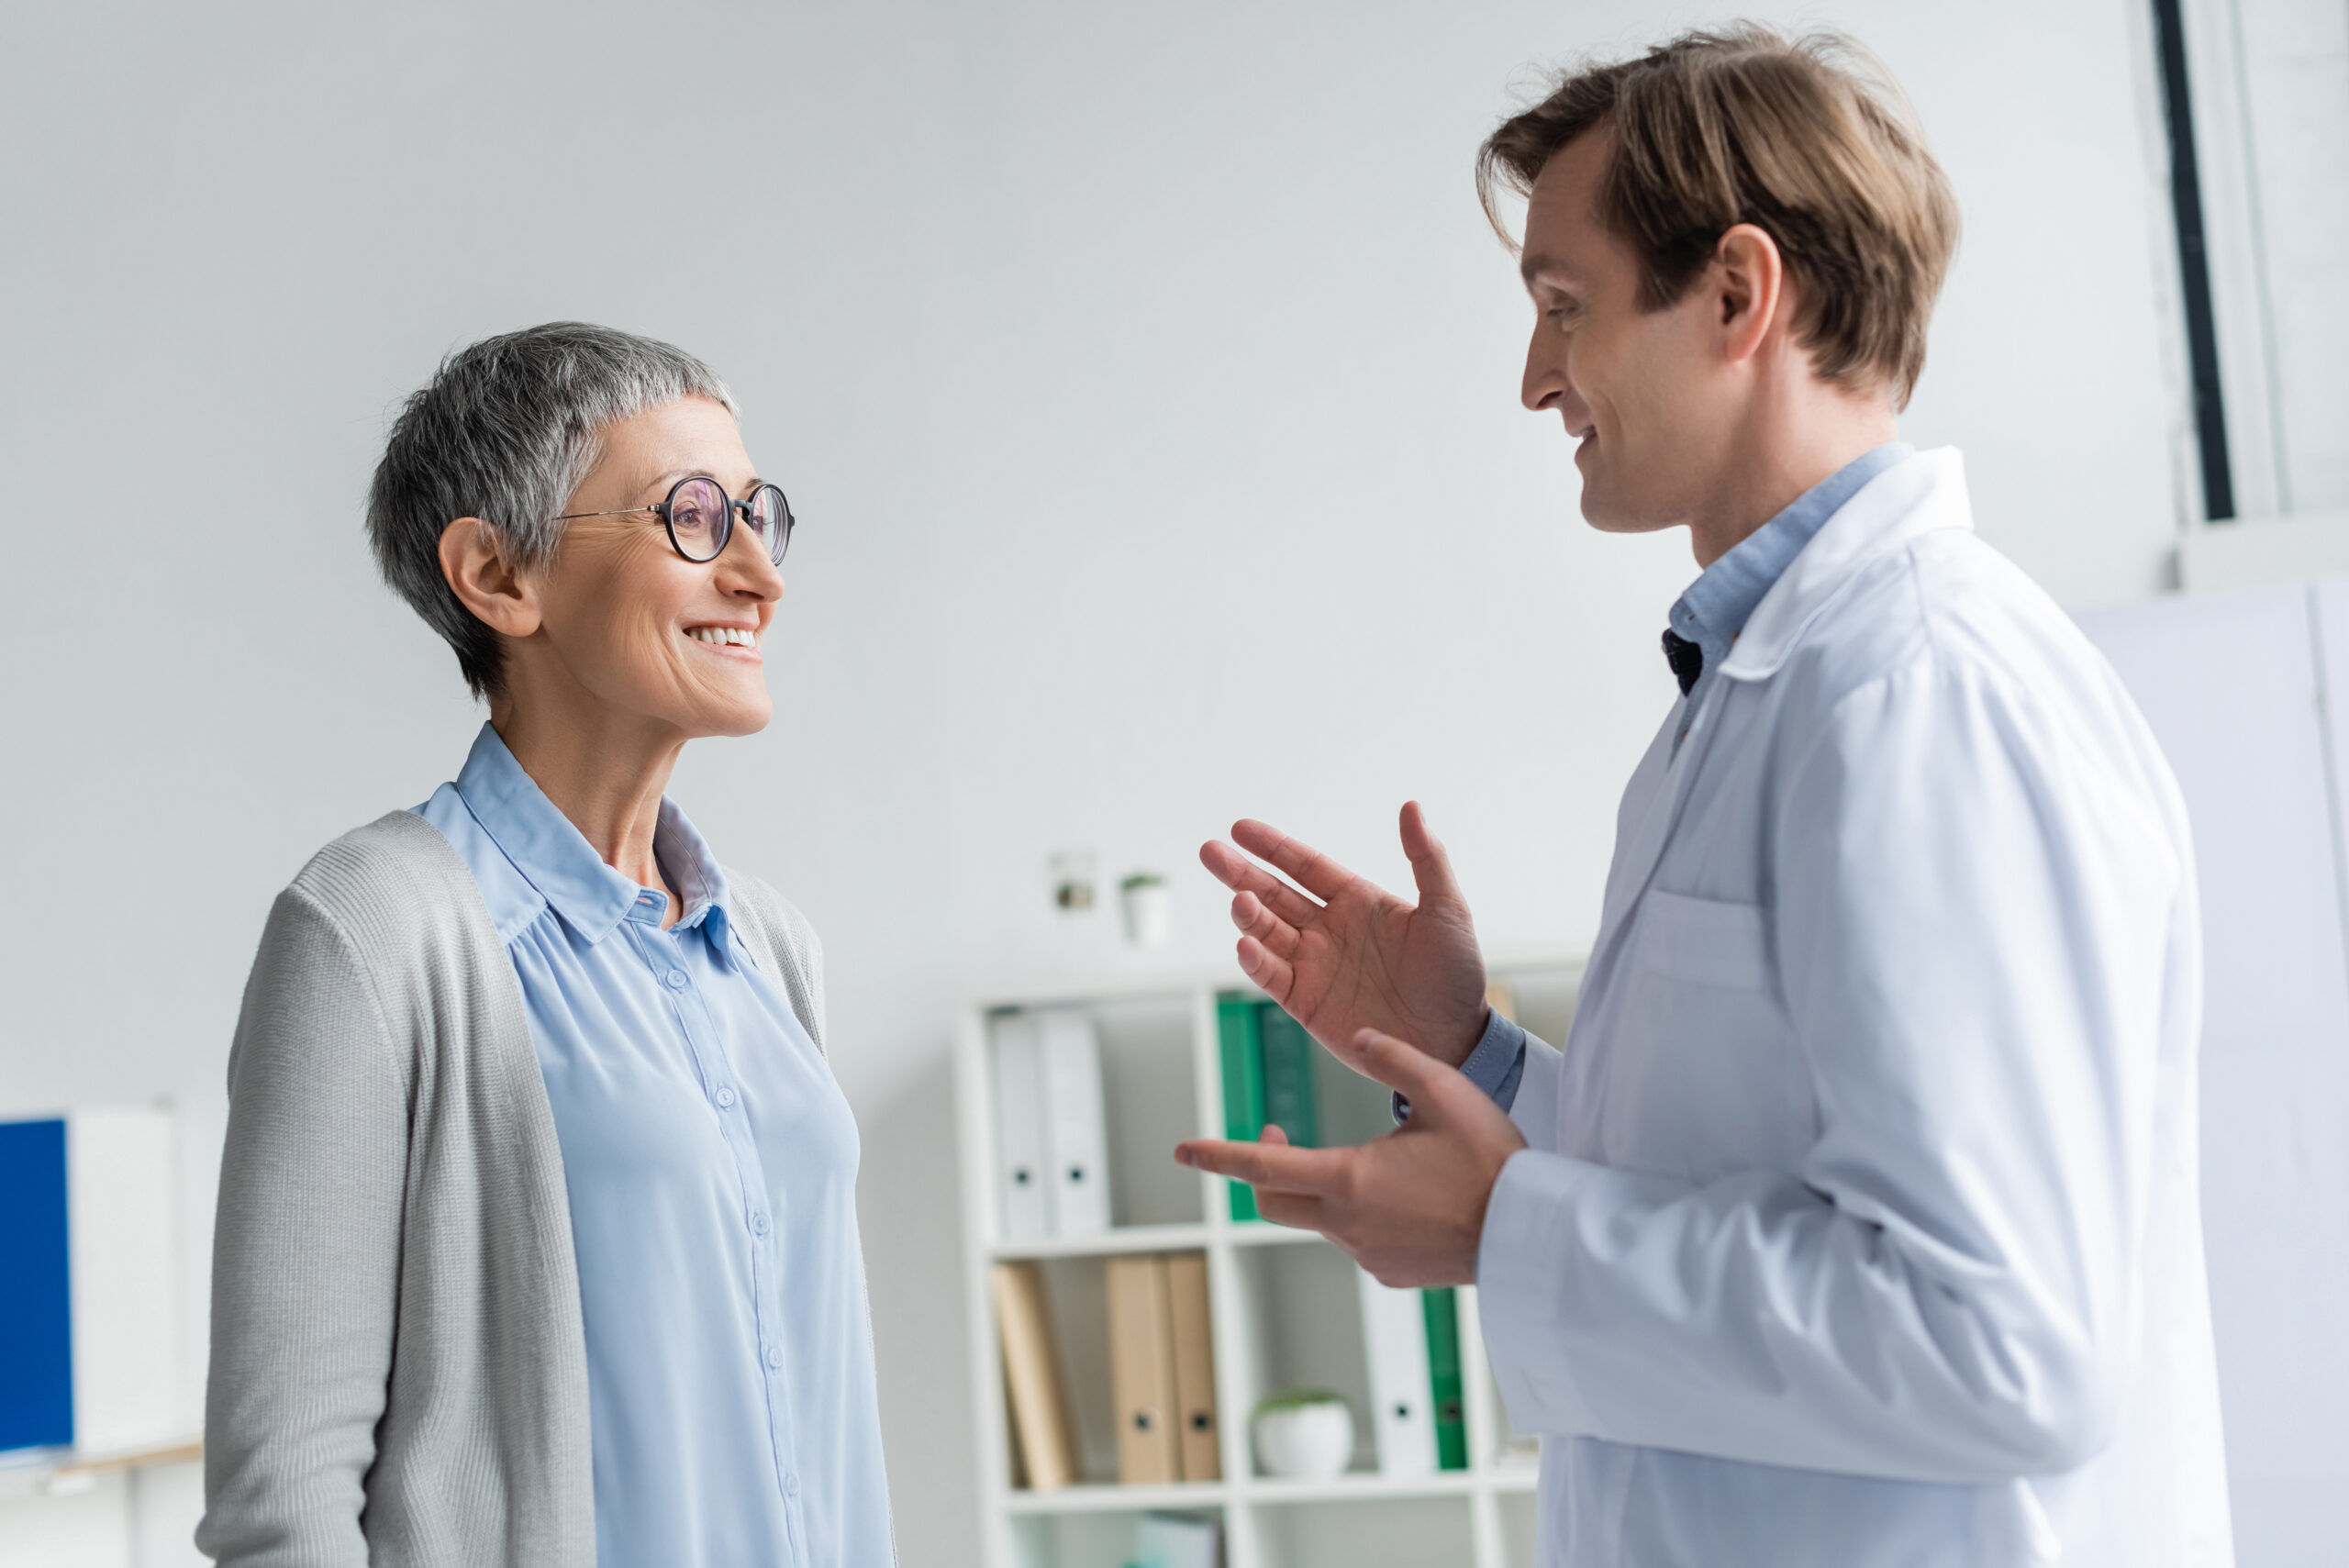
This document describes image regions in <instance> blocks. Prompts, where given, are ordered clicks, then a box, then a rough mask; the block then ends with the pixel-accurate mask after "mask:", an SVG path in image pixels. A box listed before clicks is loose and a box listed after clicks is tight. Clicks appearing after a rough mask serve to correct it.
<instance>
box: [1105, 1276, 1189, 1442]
mask: <svg viewBox="0 0 2349 1568" xmlns="http://www.w3.org/2000/svg"><path fill="white" fill-rule="evenodd" d="M1108 1275H1109V1280H1108V1284H1109V1385H1110V1391H1111V1396H1112V1397H1113V1399H1114V1400H1115V1402H1116V1407H1117V1415H1118V1479H1119V1481H1122V1482H1124V1483H1125V1484H1126V1485H1129V1486H1143V1485H1154V1484H1157V1483H1161V1482H1166V1481H1175V1480H1179V1479H1180V1478H1181V1476H1182V1469H1181V1465H1180V1462H1179V1461H1178V1460H1177V1458H1176V1454H1177V1448H1176V1444H1175V1340H1174V1334H1173V1331H1172V1330H1173V1325H1172V1324H1171V1323H1170V1322H1169V1321H1168V1317H1169V1314H1168V1312H1167V1302H1166V1260H1165V1259H1163V1258H1112V1259H1110V1260H1109V1263H1108Z"/></svg>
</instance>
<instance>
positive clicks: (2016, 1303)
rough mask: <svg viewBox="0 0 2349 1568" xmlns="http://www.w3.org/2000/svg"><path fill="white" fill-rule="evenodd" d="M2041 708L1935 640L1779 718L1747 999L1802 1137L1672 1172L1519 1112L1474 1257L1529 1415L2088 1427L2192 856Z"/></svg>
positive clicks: (2024, 1440)
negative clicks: (1788, 1048)
mask: <svg viewBox="0 0 2349 1568" xmlns="http://www.w3.org/2000/svg"><path fill="white" fill-rule="evenodd" d="M2053 706H2054V710H2053V711H2051V706H2048V705H2043V704H2041V703H2039V702H2035V701H2034V700H2033V699H2032V696H2031V695H2029V694H2025V693H2021V692H2019V691H2016V690H2013V689H2010V688H2009V687H2006V686H2003V685H2002V684H2000V680H1999V678H1998V675H1997V674H1996V673H1992V672H1987V671H1984V670H1979V669H1974V668H1968V667H1965V666H1962V665H1960V666H1957V667H1953V666H1952V664H1951V663H1950V662H1947V661H1945V660H1943V659H1941V658H1939V657H1934V656H1927V657H1922V658H1920V659H1919V660H1918V661H1917V662H1914V663H1912V664H1910V665H1908V666H1906V667H1904V668H1903V669H1901V670H1900V671H1898V672H1896V673H1890V674H1887V675H1885V676H1882V677H1879V678H1878V679H1876V681H1874V682H1872V683H1871V684H1867V685H1865V686H1864V687H1862V688H1860V689H1859V690H1857V691H1855V692H1854V693H1852V694H1850V695H1848V696H1846V697H1844V698H1843V699H1842V701H1841V702H1839V703H1838V704H1837V705H1836V706H1835V707H1834V708H1833V709H1832V711H1831V714H1829V715H1827V716H1825V717H1824V719H1823V721H1822V722H1821V723H1820V724H1818V725H1815V726H1814V727H1813V735H1812V736H1810V737H1800V738H1795V739H1799V740H1802V741H1803V742H1804V746H1803V749H1801V750H1800V751H1798V752H1797V754H1795V755H1792V756H1790V757H1789V759H1788V761H1787V766H1785V767H1784V768H1782V769H1779V770H1776V772H1775V776H1776V779H1778V780H1780V781H1782V784H1783V787H1782V789H1781V791H1780V793H1779V795H1778V797H1777V798H1776V800H1774V802H1773V803H1772V806H1771V811H1772V822H1771V827H1770V828H1769V833H1770V841H1769V843H1768V846H1767V848H1768V859H1769V862H1770V866H1771V873H1770V874H1771V878H1772V879H1774V883H1775V886H1774V889H1773V891H1774V892H1775V897H1772V898H1767V899H1766V901H1765V902H1766V905H1767V908H1766V913H1767V915H1768V917H1769V925H1770V929H1771V930H1772V933H1773V939H1774V942H1775V949H1776V952H1775V959H1776V976H1777V981H1776V991H1777V995H1776V996H1771V995H1765V994H1763V993H1761V992H1758V991H1757V992H1756V994H1755V1000H1756V1005H1757V1006H1784V1007H1785V1009H1786V1012H1787V1021H1788V1023H1789V1025H1790V1029H1791V1033H1792V1036H1793V1038H1794V1040H1796V1041H1797V1042H1798V1047H1799V1051H1800V1053H1801V1058H1802V1060H1803V1061H1804V1062H1806V1063H1807V1068H1808V1071H1809V1074H1810V1076H1811V1080H1812V1082H1811V1089H1812V1093H1813V1095H1814V1097H1815V1101H1816V1104H1817V1107H1818V1117H1819V1127H1818V1132H1817V1137H1816V1140H1815V1142H1814V1143H1813V1144H1812V1146H1811V1147H1810V1149H1809V1152H1808V1155H1807V1158H1806V1159H1805V1160H1804V1162H1803V1163H1802V1166H1801V1168H1800V1170H1799V1172H1798V1173H1787V1172H1778V1171H1753V1172H1748V1173H1731V1174H1728V1175H1726V1176H1724V1177H1721V1178H1720V1179H1715V1180H1710V1181H1707V1182H1703V1183H1692V1182H1687V1181H1682V1180H1676V1179H1673V1178H1671V1177H1668V1176H1664V1175H1656V1174H1645V1173H1635V1172H1632V1171H1628V1170H1618V1169H1611V1168H1608V1167H1605V1166H1602V1165H1598V1164H1595V1163H1591V1162H1586V1161H1581V1160H1575V1159H1569V1158H1565V1157H1563V1156H1561V1155H1558V1154H1555V1153H1549V1152H1543V1151H1542V1144H1541V1143H1540V1142H1539V1141H1538V1140H1531V1138H1529V1141H1532V1142H1533V1143H1534V1147H1533V1148H1531V1149H1529V1150H1527V1151H1520V1152H1519V1153H1518V1154H1516V1155H1514V1156H1512V1157H1511V1159H1510V1161H1509V1162H1508V1165H1507V1166H1506V1167H1505V1168H1504V1170H1503V1172H1502V1174H1501V1177H1500V1179H1499V1181H1498V1182H1497V1184H1496V1185H1495V1188H1494V1192H1493V1195H1492V1199H1491V1203H1490V1206H1489V1208H1488V1210H1487V1216H1486V1229H1485V1235H1484V1240H1483V1243H1482V1248H1481V1252H1480V1258H1479V1268H1478V1284H1479V1286H1480V1291H1479V1295H1480V1296H1481V1298H1482V1315H1483V1318H1484V1323H1485V1329H1486V1339H1487V1342H1488V1344H1489V1345H1490V1346H1491V1349H1492V1353H1493V1357H1494V1363H1495V1367H1496V1371H1497V1373H1499V1375H1500V1378H1501V1382H1502V1388H1503V1391H1504V1393H1505V1395H1506V1396H1507V1397H1508V1402H1509V1407H1510V1411H1511V1415H1512V1417H1513V1418H1514V1419H1515V1420H1516V1422H1517V1424H1518V1425H1520V1427H1531V1428H1534V1429H1541V1430H1543V1431H1551V1432H1564V1433H1583V1434H1588V1435H1592V1436H1597V1437H1600V1438H1604V1439H1607V1440H1613V1441H1618V1442H1625V1443H1635V1444H1642V1445H1648V1446H1654V1447H1662V1448H1669V1449H1675V1450H1679V1451H1687V1452H1691V1453H1698V1454H1707V1455H1714V1456H1720V1457H1724V1458H1731V1459H1737V1460H1743V1461H1749V1462H1766V1463H1772V1464H1779V1465H1792V1466H1799V1467H1803V1468H1808V1469H1816V1470H1826V1471H1833V1472H1841V1473H1850V1474H1858V1475H1867V1476H1877V1477H1886V1478H1896V1479H1907V1480H1919V1481H1940V1482H1950V1483H1971V1484H1981V1483H1985V1482H1990V1481H1996V1480H2001V1479H2010V1478H2012V1477H2015V1476H2018V1475H2023V1474H2032V1473H2051V1472H2058V1471H2062V1470H2066V1469H2069V1468H2072V1467H2074V1466H2076V1465H2078V1464H2080V1463H2082V1462H2086V1461H2087V1459H2088V1458H2090V1457H2092V1456H2093V1455H2094V1454H2095V1453H2096V1452H2097V1451H2099V1449H2100V1448H2101V1447H2102V1446H2104V1445H2105V1443H2106V1442H2107V1441H2108V1440H2110V1434H2111V1432H2112V1430H2113V1428H2114V1425H2115V1421H2116V1418H2117V1406H2118V1403H2119V1398H2120V1392H2121V1389H2122V1388H2123V1386H2124V1385H2125V1383H2126V1381H2127V1376H2128V1372H2129V1368H2130V1365H2131V1362H2132V1352H2133V1347H2132V1342H2131V1340H2132V1331H2133V1325H2134V1324H2135V1322H2136V1320H2137V1318H2138V1317H2139V1301H2138V1296H2139V1294H2140V1290H2141V1270H2140V1266H2139V1256H2140V1251H2141V1247H2142V1241H2143V1236H2144V1234H2145V1230H2146V1210H2147V1206H2148V1193H2149V1190H2150V1186H2151V1168H2150V1167H2151V1155H2150V1148H2151V1141H2152V1135H2153V1128H2154V1077H2155V1071H2156V1064H2157V1063H2156V1053H2157V1041H2158V1039H2159V1012H2160V1007H2161V1006H2162V998H2163V989H2164V985H2165V959H2166V953H2167V944H2168V940H2169V931H2170V923H2171V915H2172V910H2173V908H2174V906H2175V903H2176V899H2177V898H2178V897H2179V896H2180V895H2181V894H2180V890H2181V888H2182V887H2183V886H2184V885H2185V873H2184V868H2183V866H2182V865H2181V864H2180V860H2179V850H2178V847H2177V843H2176V840H2175V838H2174V837H2173V836H2172V834H2171V833H2170V832H2169V831H2168V830H2167V828H2166V827H2165V821H2164V819H2163V818H2162V817H2161V815H2160V812H2159V810H2158V808H2157V806H2156V798H2157V796H2156V791H2155V788H2154V786H2153V785H2152V784H2150V783H2149V781H2147V780H2146V779H2145V778H2143V776H2141V775H2139V774H2137V773H2134V772H2133V771H2132V770H2133V768H2134V767H2135V766H2136V764H2133V763H2132V762H2129V761H2128V760H2127V758H2126V757H2125V756H2124V755H2123V749H2122V748H2121V747H2120V746H2119V745H2117V744H2110V743H2107V742H2106V741H2105V740H2101V739H2099V736H2098V734H2097V733H2096V732H2095V731H2096V728H2097V726H2096V725H2095V724H2094V723H2092V722H2087V720H2084V719H2083V717H2082V716H2081V715H2080V714H2079V713H2076V712H2074V713H2066V712H2065V711H2064V708H2063V706H2061V705H2053ZM2089 717H2091V718H2092V717H2094V716H2092V715H2091V716H2089ZM1782 739H1786V738H1785V737H1782ZM1635 1046H1636V1041H1627V1042H1626V1048H1627V1049H1629V1048H1635ZM1550 1082H1551V1083H1552V1084H1553V1087H1554V1084H1555V1078H1554V1073H1553V1076H1552V1077H1551V1079H1550ZM1691 1088H1692V1091H1694V1092H1701V1085H1692V1086H1691ZM1538 1097H1539V1095H1538V1093H1537V1092H1536V1084H1535V1083H1534V1081H1533V1073H1532V1072H1531V1070H1529V1073H1528V1084H1527V1092H1526V1094H1525V1095H1523V1096H1521V1099H1520V1103H1523V1099H1526V1098H1538Z"/></svg>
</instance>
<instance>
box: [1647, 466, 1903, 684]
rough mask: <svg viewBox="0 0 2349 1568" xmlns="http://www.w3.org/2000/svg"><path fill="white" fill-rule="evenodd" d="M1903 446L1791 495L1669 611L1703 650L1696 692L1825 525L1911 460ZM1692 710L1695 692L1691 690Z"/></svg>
mask: <svg viewBox="0 0 2349 1568" xmlns="http://www.w3.org/2000/svg"><path fill="white" fill-rule="evenodd" d="M1915 452H1916V449H1915V448H1913V447H1911V446H1909V444H1908V443H1907V442H1905V441H1887V442H1885V443H1884V444H1883V445H1882V446H1880V447H1872V448H1870V449H1869V450H1866V451H1865V452H1862V453H1861V454H1860V455H1859V456H1858V457H1855V458H1854V459H1853V460H1852V461H1851V462H1847V463H1845V464H1844V465H1843V466H1842V468H1839V469H1837V470H1836V471H1835V472H1834V473H1831V474H1830V475H1829V476H1828V477H1827V478H1825V479H1822V480H1820V482H1819V483H1818V484H1814V485H1812V486H1811V487H1810V488H1809V489H1808V490H1806V491H1804V492H1803V493H1802V494H1801V495H1798V496H1797V497H1796V498H1795V500H1794V502H1793V504H1792V505H1790V506H1787V509H1786V510H1785V511H1783V512H1780V513H1779V514H1778V515H1777V516H1776V517H1772V518H1771V519H1770V520H1769V521H1768V522H1766V523H1765V524H1763V525H1762V526H1761V527H1760V528H1756V529H1754V530H1753V532H1752V533H1750V534H1748V535H1747V536H1746V537H1745V538H1744V539H1741V540H1739V541H1738V543H1737V545H1736V546H1735V547H1734V548H1733V549H1731V550H1729V551H1728V552H1727V553H1726V554H1724V555H1723V556H1721V558H1720V560H1718V561H1716V562H1713V563H1712V564H1711V565H1710V566H1708V567H1707V568H1705V571H1704V573H1703V575H1701V576H1699V577H1698V579H1697V580H1696V581H1695V582H1694V583H1691V584H1688V591H1687V593H1685V594H1683V595H1680V598H1679V601H1678V602H1677V603H1675V605H1674V606H1672V616H1671V625H1672V629H1673V630H1674V631H1676V632H1678V633H1679V634H1680V635H1681V636H1683V637H1685V638H1687V639H1688V640H1689V641H1691V642H1693V643H1695V644H1697V645H1698V647H1699V648H1702V649H1703V650H1704V651H1705V668H1704V673H1702V674H1701V675H1699V676H1698V684H1699V685H1709V684H1712V677H1713V672H1714V671H1715V670H1717V669H1719V668H1720V663H1721V661H1722V660H1724V659H1726V658H1728V657H1729V647H1730V644H1731V643H1732V642H1734V641H1736V640H1737V634H1738V633H1739V632H1741V631H1743V630H1744V629H1745V623H1746V622H1747V621H1748V620H1750V619H1751V618H1753V610H1754V606H1757V605H1759V604H1760V603H1761V602H1762V600H1763V598H1764V597H1765V595H1767V594H1768V593H1769V592H1770V590H1771V589H1772V588H1773V587H1775V586H1776V584H1777V581H1778V579H1779V578H1780V577H1782V576H1784V575H1785V574H1786V570H1787V567H1789V566H1791V565H1793V564H1794V559H1795V557H1796V556H1798V555H1800V554H1801V553H1802V549H1803V546H1805V545H1807V544H1809V542H1810V541H1811V539H1812V537H1813V536H1815V535H1816V534H1817V533H1818V532H1819V530H1820V528H1824V527H1826V526H1827V519H1828V518H1830V517H1833V516H1834V515H1835V514H1836V513H1837V512H1840V511H1842V509H1843V504H1844V503H1845V502H1847V501H1849V500H1850V499H1851V498H1852V497H1853V496H1854V495H1858V494H1859V493H1860V491H1861V490H1862V489H1863V488H1864V487H1865V485H1866V484H1867V482H1868V481H1869V480H1871V479H1874V478H1875V477H1876V475H1877V474H1879V473H1883V472H1884V471H1885V470H1886V469H1887V468H1890V467H1891V466H1892V465H1893V464H1895V463H1897V462H1900V461H1902V460H1903V459H1904V458H1909V457H1912V456H1914V455H1915ZM1688 695H1689V700H1690V703H1691V705H1692V707H1693V705H1694V703H1695V700H1696V697H1697V695H1698V693H1697V691H1696V690H1695V689H1693V688H1692V689H1691V690H1690V692H1689V694H1688Z"/></svg>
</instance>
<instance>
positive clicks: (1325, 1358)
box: [1224, 1243, 1378, 1485]
mask: <svg viewBox="0 0 2349 1568" xmlns="http://www.w3.org/2000/svg"><path fill="white" fill-rule="evenodd" d="M1231 1262H1232V1271H1233V1284H1234V1285H1235V1286H1236V1290H1235V1296H1236V1305H1237V1307H1238V1309H1239V1314H1240V1322H1239V1325H1238V1327H1239V1332H1238V1333H1237V1334H1236V1335H1234V1336H1233V1338H1234V1340H1236V1341H1237V1343H1236V1344H1235V1345H1234V1346H1233V1348H1232V1351H1230V1352H1229V1353H1230V1354H1231V1356H1232V1361H1233V1372H1234V1374H1235V1375H1234V1378H1233V1381H1232V1383H1231V1384H1230V1385H1227V1386H1230V1387H1233V1388H1234V1390H1235V1392H1236V1393H1237V1394H1238V1395H1239V1402H1238V1404H1237V1406H1236V1407H1234V1408H1232V1409H1230V1410H1229V1411H1228V1412H1226V1414H1225V1417H1224V1420H1225V1422H1226V1425H1227V1427H1230V1426H1231V1425H1233V1424H1234V1423H1237V1424H1239V1429H1240V1430H1241V1434H1242V1435H1243V1436H1246V1435H1248V1423H1249V1422H1250V1421H1251V1418H1252V1417H1253V1415H1254V1413H1255V1409H1256V1405H1257V1402H1258V1401H1259V1400H1261V1399H1264V1397H1265V1396H1268V1395H1273V1394H1278V1393H1281V1392H1283V1391H1285V1390H1287V1389H1291V1388H1326V1389H1328V1390H1330V1392H1332V1393H1334V1394H1336V1395H1338V1396H1340V1397H1341V1398H1343V1399H1344V1400H1345V1402H1346V1404H1347V1406H1348V1407H1349V1408H1351V1409H1352V1410H1353V1418H1354V1451H1353V1457H1352V1459H1351V1460H1350V1461H1349V1462H1348V1464H1347V1472H1348V1473H1350V1474H1363V1473H1369V1474H1372V1475H1374V1476H1375V1472H1376V1470H1377V1467H1378V1455H1377V1439H1376V1436H1375V1432H1374V1431H1373V1429H1372V1427H1371V1422H1370V1369H1369V1364H1368V1362H1366V1361H1365V1360H1364V1354H1363V1332H1362V1305H1361V1299H1360V1294H1359V1288H1360V1287H1359V1286H1358V1285H1357V1284H1355V1273H1356V1271H1355V1268H1354V1264H1353V1259H1351V1258H1349V1257H1347V1256H1346V1255H1345V1253H1343V1252H1341V1251H1339V1250H1338V1249H1337V1248H1335V1247H1333V1246H1330V1245H1328V1244H1326V1243H1324V1244H1323V1245H1320V1246H1315V1247H1280V1246H1275V1247H1249V1248H1244V1249H1237V1250H1235V1251H1233V1252H1232V1254H1231ZM1245 1446H1246V1448H1247V1450H1248V1461H1249V1468H1248V1473H1249V1474H1250V1475H1252V1476H1253V1477H1256V1478H1257V1480H1256V1484H1258V1485H1262V1484H1263V1482H1264V1481H1265V1480H1268V1479H1270V1478H1269V1477H1264V1475H1263V1473H1262V1472H1261V1470H1259V1469H1258V1468H1257V1464H1256V1457H1255V1446H1254V1443H1253V1442H1252V1441H1250V1442H1248V1443H1247V1444H1246V1445H1245Z"/></svg>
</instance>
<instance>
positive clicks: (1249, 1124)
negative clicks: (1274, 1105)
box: [1215, 994, 1264, 1220]
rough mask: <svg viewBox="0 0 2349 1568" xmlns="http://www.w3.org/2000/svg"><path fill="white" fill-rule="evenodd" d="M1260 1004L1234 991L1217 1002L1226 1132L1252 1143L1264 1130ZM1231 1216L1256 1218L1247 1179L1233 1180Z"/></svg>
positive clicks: (1262, 1042)
mask: <svg viewBox="0 0 2349 1568" xmlns="http://www.w3.org/2000/svg"><path fill="white" fill-rule="evenodd" d="M1258 1005H1259V1004H1258V1003H1257V1002H1256V1000H1255V999H1254V998H1253V997H1251V996H1244V995H1233V994H1226V995H1219V996H1218V997H1217V998H1216V1001H1215V1019H1216V1038H1217V1041H1218V1045H1219V1056H1220V1058H1221V1061H1222V1065H1223V1135H1224V1136H1225V1137H1226V1138H1229V1139H1233V1140H1238V1141H1241V1142H1246V1143H1252V1142H1254V1141H1255V1140H1256V1136H1257V1134H1259V1133H1261V1132H1263V1131H1264V1037H1263V1035H1262V1033H1261V1032H1260V1031H1259V1029H1258V1028H1257V1023H1256V1008H1257V1006H1258ZM1225 1186H1226V1190H1227V1191H1229V1192H1230V1195H1231V1218H1234V1219H1241V1220H1246V1219H1253V1218H1256V1194H1255V1192H1254V1190H1253V1189H1252V1188H1251V1187H1250V1186H1249V1185H1248V1184H1246V1183H1245V1182H1229V1183H1226V1184H1225Z"/></svg>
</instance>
